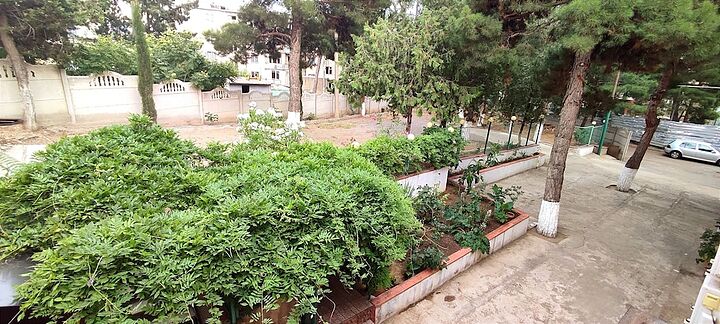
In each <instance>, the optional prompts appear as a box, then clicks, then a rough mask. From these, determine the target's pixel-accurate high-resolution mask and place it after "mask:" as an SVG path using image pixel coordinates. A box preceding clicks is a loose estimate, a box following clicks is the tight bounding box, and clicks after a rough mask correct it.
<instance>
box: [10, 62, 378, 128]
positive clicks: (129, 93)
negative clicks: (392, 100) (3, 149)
mask: <svg viewBox="0 0 720 324" xmlns="http://www.w3.org/2000/svg"><path fill="white" fill-rule="evenodd" d="M28 70H29V73H30V90H31V92H32V95H33V99H34V102H35V108H36V115H37V120H38V123H39V124H40V125H59V124H68V123H82V124H99V125H106V124H113V123H122V122H125V121H127V117H128V115H129V114H133V113H141V112H142V103H141V100H140V94H139V93H138V77H137V76H136V75H121V74H118V73H114V72H105V73H101V74H97V75H90V76H67V75H65V73H64V72H63V70H61V69H59V68H58V67H57V66H55V65H28ZM153 99H155V108H156V110H157V112H158V121H160V122H162V123H163V124H170V125H181V124H201V123H203V122H204V120H205V117H204V116H205V113H206V112H210V113H214V114H217V115H218V119H219V121H220V122H234V121H235V120H236V117H237V115H238V114H239V113H246V112H247V110H248V107H249V104H250V102H255V103H256V104H257V107H259V108H264V109H266V108H270V107H274V108H275V110H276V111H278V112H280V113H282V114H283V115H284V116H287V111H288V106H289V102H290V97H289V94H288V93H286V92H283V93H280V94H278V95H276V96H273V95H271V94H270V93H269V92H264V91H250V92H249V93H241V90H232V91H231V90H228V89H215V90H212V91H208V92H204V93H203V92H201V91H200V90H199V89H198V88H196V87H194V86H193V85H192V84H190V83H188V82H183V81H179V80H172V81H168V82H165V83H161V84H155V85H153ZM302 102H303V109H304V112H305V114H306V116H307V115H309V114H313V115H315V118H331V117H334V116H335V110H334V109H335V95H334V94H332V93H327V92H323V93H318V94H317V95H315V94H312V93H305V94H303V97H302ZM386 106H387V102H378V101H373V100H370V99H367V100H366V102H365V108H366V109H365V112H366V113H374V112H379V111H380V110H381V109H383V108H384V107H386ZM338 107H339V109H340V111H341V112H342V113H341V115H343V116H345V115H349V114H353V113H355V114H359V113H360V107H356V109H355V111H353V110H352V109H350V104H349V102H348V100H347V98H346V97H345V96H343V95H340V96H339V98H338ZM0 118H4V119H22V118H23V107H22V100H21V99H20V95H19V92H18V88H17V81H16V80H15V75H14V73H13V71H12V68H11V65H10V63H9V62H8V61H7V60H4V59H0Z"/></svg>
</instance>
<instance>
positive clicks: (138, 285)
mask: <svg viewBox="0 0 720 324" xmlns="http://www.w3.org/2000/svg"><path fill="white" fill-rule="evenodd" d="M56 183H57V185H56ZM1 186H2V187H1V188H2V193H3V196H2V198H0V199H2V207H3V209H1V210H0V213H1V214H0V216H1V217H2V222H3V224H4V225H3V229H4V230H5V234H3V235H4V236H6V237H4V239H5V240H6V241H8V242H15V241H14V239H17V237H18V235H20V236H22V237H23V240H22V241H21V242H24V243H25V245H23V247H26V248H28V247H29V248H34V249H42V248H46V249H44V250H43V251H42V252H40V253H36V254H35V255H34V259H35V260H36V261H38V262H39V264H38V266H37V268H36V270H34V272H33V273H32V274H31V275H30V278H29V280H28V281H27V282H26V283H24V284H23V285H22V286H20V287H19V288H18V292H19V297H20V299H21V301H22V309H23V310H30V311H31V312H32V313H33V315H35V316H48V317H50V318H53V319H56V320H59V319H61V318H63V316H67V315H71V316H72V317H71V318H70V320H71V321H70V322H73V321H74V322H77V321H80V320H83V321H85V322H87V323H107V322H120V321H126V320H129V319H131V318H137V316H138V315H137V314H135V313H138V312H141V313H143V314H145V316H147V317H148V318H150V319H153V320H157V321H159V322H182V321H187V320H188V319H187V314H188V306H189V305H195V306H202V305H206V306H208V307H209V308H210V310H211V314H212V315H213V317H214V321H215V322H218V316H219V313H220V311H221V310H222V307H227V306H228V304H233V305H237V306H238V307H240V308H242V309H243V310H245V311H246V312H247V311H249V310H251V309H252V308H255V307H257V306H258V305H260V304H261V302H262V301H268V300H270V301H279V300H293V301H294V302H296V303H297V304H296V313H297V314H303V313H308V312H313V311H314V306H313V305H314V304H315V303H316V302H317V301H318V300H319V298H320V296H322V294H323V293H324V292H325V290H324V289H325V288H324V287H326V286H327V284H328V282H327V278H328V277H329V276H332V275H335V276H338V277H339V278H340V279H341V280H342V281H343V282H344V283H346V284H347V285H351V284H353V283H355V282H357V281H363V282H365V283H368V284H369V285H371V286H373V285H375V286H377V285H387V284H388V283H387V282H385V281H386V280H383V271H385V270H386V269H387V267H388V266H389V265H390V264H391V263H392V262H393V261H395V260H399V259H402V258H403V257H404V256H405V254H406V252H407V249H408V248H409V247H410V246H412V245H413V244H414V242H415V236H416V235H417V233H418V231H419V229H420V224H419V222H418V221H417V219H416V218H415V217H414V216H413V210H412V207H411V202H410V200H409V198H407V196H406V195H405V193H404V191H403V190H402V188H401V187H399V186H398V185H397V184H396V183H395V182H394V181H393V180H392V179H389V178H387V177H386V176H385V175H383V174H382V173H381V172H380V171H379V170H378V168H377V167H375V166H374V165H373V164H371V163H370V162H369V161H367V160H366V159H364V158H363V157H362V156H360V155H359V154H357V152H355V151H354V150H351V149H344V148H335V147H333V146H332V145H330V144H291V145H289V146H288V147H287V148H286V149H283V150H282V151H272V150H265V149H257V150H253V149H250V148H249V147H248V146H247V145H239V146H228V145H211V146H209V147H208V148H206V149H197V148H195V147H194V146H193V145H192V144H190V143H187V142H184V141H179V140H177V138H176V137H175V134H174V133H172V132H170V131H165V130H162V129H161V128H159V127H158V126H153V125H149V124H148V121H147V119H146V118H140V119H139V120H135V121H134V122H133V123H132V124H131V125H130V126H115V127H110V128H105V129H102V130H99V131H96V132H94V133H92V134H90V135H87V136H79V137H74V138H68V139H65V140H63V141H61V142H58V143H57V144H54V145H52V146H51V147H49V149H48V152H47V153H45V154H43V156H42V157H41V161H40V162H38V163H34V164H29V165H27V166H25V167H23V168H21V170H19V172H18V173H17V174H16V175H14V176H13V177H11V178H9V180H3V181H2V184H1ZM73 199H79V202H74V201H73ZM16 202H19V203H20V204H19V208H17V209H16V210H11V209H10V208H9V206H12V205H13V204H15V203H16ZM31 215H38V216H37V217H35V218H32V217H31ZM17 216H19V217H17ZM16 217H17V220H15V218H16ZM5 224H9V225H12V226H11V227H6V225H5ZM60 225H62V226H60ZM58 226H59V227H58ZM24 227H26V228H31V229H34V230H33V231H32V232H31V233H30V234H32V236H31V237H33V238H35V239H38V240H40V241H39V242H38V243H36V244H33V243H32V242H29V241H28V240H29V238H25V236H28V233H24V232H23V231H24V230H23V228H24ZM56 228H61V229H62V231H60V232H57V233H56V232H54V231H55V229H56ZM23 233H24V234H23ZM43 235H47V236H49V237H50V239H43ZM28 237H30V236H28ZM56 242H57V244H56V245H55V246H53V247H52V248H47V247H49V246H50V245H51V244H54V243H56ZM263 304H264V303H263Z"/></svg>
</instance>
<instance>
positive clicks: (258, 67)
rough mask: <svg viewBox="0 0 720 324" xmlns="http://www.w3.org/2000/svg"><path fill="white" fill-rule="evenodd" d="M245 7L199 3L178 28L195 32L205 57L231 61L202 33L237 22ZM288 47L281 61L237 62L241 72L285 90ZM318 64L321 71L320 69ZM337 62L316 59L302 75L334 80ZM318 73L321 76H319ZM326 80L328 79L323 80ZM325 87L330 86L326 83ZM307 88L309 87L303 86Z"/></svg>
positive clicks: (227, 0) (225, 0)
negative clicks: (238, 15)
mask: <svg viewBox="0 0 720 324" xmlns="http://www.w3.org/2000/svg"><path fill="white" fill-rule="evenodd" d="M241 5H242V2H241V1H237V0H199V1H198V6H197V8H195V9H192V10H191V11H190V17H189V19H188V20H187V21H185V22H184V23H182V24H181V25H180V26H179V27H178V29H179V30H181V31H187V32H190V33H193V34H194V35H195V37H196V39H198V40H199V41H201V42H202V44H203V45H202V52H203V54H204V55H205V56H206V57H207V58H209V59H212V60H217V61H229V60H230V59H231V58H230V57H227V56H223V55H220V54H219V53H218V52H217V51H216V50H215V48H214V47H213V45H212V44H211V43H210V42H208V41H207V39H205V36H204V35H203V33H204V32H205V31H208V30H214V29H220V28H222V26H223V25H225V24H228V23H233V22H237V19H238V18H237V14H238V11H239V10H240V6H241ZM289 59H290V50H289V48H286V49H284V50H283V51H281V53H280V57H279V58H271V57H269V56H268V55H255V56H251V57H250V59H249V60H248V62H247V63H245V64H242V63H238V69H239V70H240V71H246V72H247V73H248V75H249V79H250V80H253V81H260V82H262V83H270V84H272V86H273V88H275V89H278V90H282V89H283V88H289V86H290V75H289V70H290V68H289V65H288V63H289ZM318 65H319V66H320V68H319V69H318ZM335 70H336V67H335V62H333V61H332V60H328V59H325V58H320V57H318V58H316V59H315V64H314V66H312V67H309V68H307V69H304V70H303V76H304V77H306V79H307V77H311V78H314V77H315V76H316V75H319V77H320V78H322V79H326V80H333V79H335V73H336V71H335ZM318 71H319V74H318ZM323 81H325V80H323ZM322 84H325V85H327V84H329V83H328V82H323V83H322ZM303 88H305V89H308V87H307V86H305V87H303ZM326 90H328V87H327V86H323V87H322V88H321V89H318V92H322V91H326Z"/></svg>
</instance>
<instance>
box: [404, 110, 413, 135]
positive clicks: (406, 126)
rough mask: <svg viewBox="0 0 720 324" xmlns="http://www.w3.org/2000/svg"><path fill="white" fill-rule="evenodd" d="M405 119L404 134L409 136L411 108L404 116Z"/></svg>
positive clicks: (411, 116)
mask: <svg viewBox="0 0 720 324" xmlns="http://www.w3.org/2000/svg"><path fill="white" fill-rule="evenodd" d="M405 118H406V121H407V122H406V124H405V134H410V129H411V128H412V118H413V110H412V108H411V109H408V113H407V116H405Z"/></svg>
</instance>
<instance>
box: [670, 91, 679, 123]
mask: <svg viewBox="0 0 720 324" xmlns="http://www.w3.org/2000/svg"><path fill="white" fill-rule="evenodd" d="M679 110H680V99H678V96H673V98H672V111H671V112H670V120H672V121H678V120H680V114H679Z"/></svg>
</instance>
